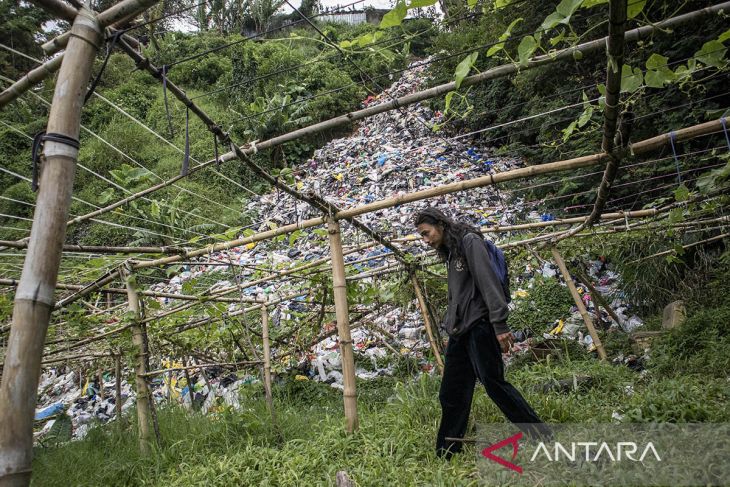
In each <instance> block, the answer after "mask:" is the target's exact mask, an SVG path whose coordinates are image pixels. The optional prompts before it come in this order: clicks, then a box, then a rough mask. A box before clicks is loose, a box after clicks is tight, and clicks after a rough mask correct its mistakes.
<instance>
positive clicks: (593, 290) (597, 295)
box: [575, 270, 623, 326]
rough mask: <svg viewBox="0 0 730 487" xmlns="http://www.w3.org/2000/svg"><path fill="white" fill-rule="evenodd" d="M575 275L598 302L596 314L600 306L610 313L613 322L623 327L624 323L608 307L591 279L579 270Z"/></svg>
mask: <svg viewBox="0 0 730 487" xmlns="http://www.w3.org/2000/svg"><path fill="white" fill-rule="evenodd" d="M575 274H576V275H577V276H578V279H580V280H581V282H582V283H583V284H585V285H586V287H587V288H588V290H589V291H590V292H591V298H592V299H595V300H596V303H595V305H596V312H598V306H599V305H600V306H601V307H602V308H603V309H605V310H606V313H608V315H609V316H610V317H611V319H613V321H615V322H616V324H617V325H619V326H621V325H622V324H623V323H621V320H620V319H619V317H618V315H617V314H616V312H615V311H614V310H613V309H612V308H611V306H609V305H608V302H607V301H606V300H605V299H604V298H603V295H602V294H601V293H599V292H598V289H596V288H595V287H594V286H593V283H591V281H590V279H588V276H586V275H585V274H584V273H583V272H581V271H580V270H577V271H576V273H575ZM599 316H600V313H599Z"/></svg>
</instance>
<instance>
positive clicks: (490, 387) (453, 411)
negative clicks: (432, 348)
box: [436, 320, 547, 457]
mask: <svg viewBox="0 0 730 487" xmlns="http://www.w3.org/2000/svg"><path fill="white" fill-rule="evenodd" d="M476 379H479V381H480V382H481V383H482V384H484V387H485V388H486V390H487V395H489V397H490V398H491V399H492V401H494V403H495V404H496V405H497V407H499V409H501V410H502V412H503V413H504V415H505V416H507V419H509V420H510V421H511V422H513V423H541V420H540V418H539V417H538V416H537V414H536V413H535V411H533V409H532V408H531V407H530V405H529V404H528V403H527V401H525V398H523V397H522V394H520V393H519V391H518V390H517V389H515V388H514V386H513V385H512V384H510V383H509V382H507V381H506V380H504V362H502V351H501V349H500V346H499V341H497V335H496V334H495V332H494V328H492V325H491V324H489V323H488V322H487V321H486V320H482V321H479V322H478V323H476V324H475V325H474V326H473V327H472V328H471V329H470V330H468V331H467V332H466V333H464V334H463V335H460V336H458V337H450V338H449V343H448V345H447V346H446V364H445V367H444V377H443V379H442V380H441V390H440V391H439V400H440V401H441V426H440V427H439V432H438V436H437V438H436V453H437V454H438V455H439V456H442V455H445V456H447V457H450V456H451V454H452V453H456V452H458V451H460V450H461V442H454V441H446V438H463V437H464V434H465V433H466V426H467V423H468V421H469V411H470V410H471V400H472V396H473V395H474V381H475V380H476ZM542 427H544V428H547V425H543V424H541V425H540V426H539V427H538V429H537V431H540V430H541V429H542ZM528 433H530V432H528Z"/></svg>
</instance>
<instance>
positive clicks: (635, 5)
mask: <svg viewBox="0 0 730 487" xmlns="http://www.w3.org/2000/svg"><path fill="white" fill-rule="evenodd" d="M645 6H646V0H629V4H628V6H627V7H626V17H628V18H629V19H633V18H634V17H636V16H637V15H639V14H640V13H641V11H642V10H644V7H645Z"/></svg>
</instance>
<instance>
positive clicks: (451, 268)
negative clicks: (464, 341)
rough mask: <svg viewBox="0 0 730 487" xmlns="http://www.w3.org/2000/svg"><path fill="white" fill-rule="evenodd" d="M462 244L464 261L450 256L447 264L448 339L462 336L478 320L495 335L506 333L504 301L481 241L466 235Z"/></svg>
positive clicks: (500, 286) (506, 312)
mask: <svg viewBox="0 0 730 487" xmlns="http://www.w3.org/2000/svg"><path fill="white" fill-rule="evenodd" d="M462 245H463V248H464V256H465V257H466V262H462V261H461V260H457V259H452V258H451V257H449V259H448V262H447V265H446V266H447V269H448V282H449V305H448V309H447V311H446V318H445V319H444V323H443V326H444V328H446V332H447V333H448V334H449V335H450V336H456V335H461V334H462V333H464V332H465V331H467V330H468V329H469V328H471V327H472V326H473V325H474V323H476V322H477V321H479V320H480V319H486V320H488V321H489V322H490V323H491V324H492V326H493V327H494V331H495V332H496V333H497V335H499V334H500V333H507V332H508V331H509V327H508V326H507V314H508V309H507V302H506V301H505V299H504V292H503V291H502V285H501V283H500V281H499V278H498V277H497V275H496V274H495V272H494V269H493V268H492V265H491V262H490V260H489V259H490V257H489V253H487V247H486V245H485V244H484V241H483V240H482V238H481V237H480V236H478V235H476V234H474V233H468V234H466V236H465V237H464V239H463V240H462Z"/></svg>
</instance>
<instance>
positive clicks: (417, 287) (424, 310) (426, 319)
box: [411, 272, 444, 375]
mask: <svg viewBox="0 0 730 487" xmlns="http://www.w3.org/2000/svg"><path fill="white" fill-rule="evenodd" d="M411 283H413V290H414V291H415V293H416V299H417V300H418V307H419V308H421V315H422V316H423V323H424V325H425V327H426V333H427V334H428V342H429V343H430V344H431V351H432V352H433V356H434V358H435V359H436V365H438V368H439V372H440V373H441V375H444V361H443V358H442V357H441V351H440V350H439V347H438V344H437V343H436V337H435V336H434V333H436V329H435V328H434V326H433V323H432V322H431V314H430V313H429V312H428V305H427V304H426V300H425V299H424V297H423V291H422V290H421V284H420V283H419V282H418V278H417V277H416V273H415V272H411Z"/></svg>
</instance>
